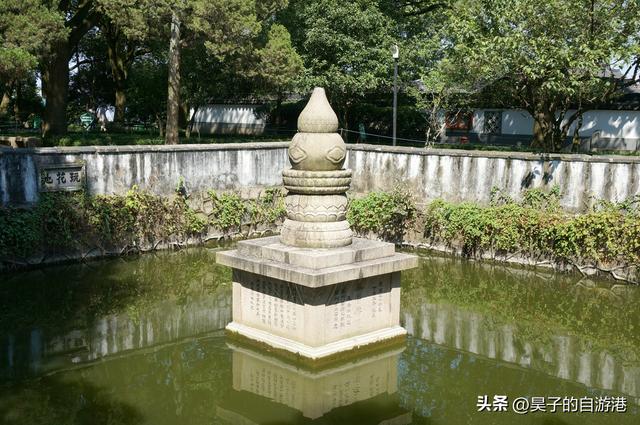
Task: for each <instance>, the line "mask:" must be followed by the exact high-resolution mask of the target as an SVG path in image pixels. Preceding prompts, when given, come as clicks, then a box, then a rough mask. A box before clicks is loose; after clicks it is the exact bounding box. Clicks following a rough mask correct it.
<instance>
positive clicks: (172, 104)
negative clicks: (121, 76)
mask: <svg viewBox="0 0 640 425" xmlns="http://www.w3.org/2000/svg"><path fill="white" fill-rule="evenodd" d="M284 5H286V0H184V1H182V2H175V3H172V4H171V5H170V6H169V10H170V14H171V31H170V34H171V35H170V39H169V56H168V64H169V72H168V95H167V128H166V143H167V144H176V143H178V128H179V114H180V103H181V101H180V95H181V80H180V78H181V75H180V74H181V71H180V63H181V51H182V50H183V49H184V48H186V47H188V46H189V45H190V44H192V43H194V42H197V43H203V44H204V46H205V48H206V50H207V53H208V54H210V55H213V56H214V57H216V58H217V59H219V60H222V59H223V58H225V57H226V56H228V55H234V54H236V55H237V54H240V53H241V52H242V51H243V50H246V49H252V48H253V43H252V42H253V40H254V38H255V37H256V36H257V35H258V34H259V32H260V30H261V28H262V25H261V22H262V21H264V20H266V19H267V18H269V17H270V16H271V15H273V13H274V12H275V11H276V10H278V9H279V8H280V7H283V6H284Z"/></svg>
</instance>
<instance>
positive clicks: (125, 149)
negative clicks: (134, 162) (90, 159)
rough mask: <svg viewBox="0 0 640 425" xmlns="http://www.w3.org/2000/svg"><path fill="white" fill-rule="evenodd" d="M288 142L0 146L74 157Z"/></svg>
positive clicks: (255, 146) (3, 151) (275, 146)
mask: <svg viewBox="0 0 640 425" xmlns="http://www.w3.org/2000/svg"><path fill="white" fill-rule="evenodd" d="M287 147H289V142H252V143H201V144H184V145H109V146H56V147H47V148H17V149H15V148H5V147H2V146H0V155H2V154H35V155H55V154H62V155H74V154H119V153H155V152H203V151H221V150H261V149H285V148H287Z"/></svg>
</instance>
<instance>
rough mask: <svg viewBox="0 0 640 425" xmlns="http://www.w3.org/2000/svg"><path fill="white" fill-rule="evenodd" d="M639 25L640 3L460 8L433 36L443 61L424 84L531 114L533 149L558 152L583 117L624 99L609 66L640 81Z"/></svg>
mask: <svg viewBox="0 0 640 425" xmlns="http://www.w3.org/2000/svg"><path fill="white" fill-rule="evenodd" d="M639 20H640V4H639V3H638V2H620V1H618V0H597V1H584V0H570V1H567V0H548V1H539V0H461V1H456V2H453V4H452V5H451V7H450V8H449V9H448V13H447V16H446V19H445V20H444V22H445V25H443V27H442V30H441V32H439V33H438V34H436V35H434V36H433V37H432V39H433V40H434V41H433V42H432V43H431V44H432V47H433V48H435V49H436V51H437V52H438V53H437V54H436V56H440V58H441V59H440V60H439V61H438V63H437V66H435V67H430V68H425V74H427V75H426V77H425V78H424V81H425V84H426V85H427V86H428V88H429V90H428V92H433V93H440V92H441V89H442V87H443V86H444V87H449V88H450V90H453V91H454V92H457V93H467V94H468V95H470V96H471V97H474V98H475V101H476V102H477V103H480V104H483V103H484V104H486V103H488V104H491V105H492V106H493V107H499V106H502V107H520V108H524V109H526V110H527V111H529V112H530V113H531V115H532V116H533V117H534V119H535V120H536V126H535V128H534V144H535V145H536V146H538V147H541V148H544V149H546V150H559V149H560V147H561V146H562V144H563V143H564V140H565V138H566V137H567V132H568V130H569V126H570V125H571V123H572V122H573V121H574V119H577V118H578V117H579V113H581V112H582V111H584V110H587V109H592V108H598V107H601V105H602V104H606V103H607V102H609V101H611V100H612V99H615V98H616V97H617V96H618V95H620V94H621V92H622V90H621V89H622V87H621V86H622V84H621V82H620V81H617V82H616V81H614V79H612V78H602V74H603V72H604V71H605V67H606V66H609V65H612V66H613V67H620V68H628V69H630V71H629V73H628V74H627V75H626V76H625V78H637V77H638V75H637V74H636V73H635V72H634V70H638V65H640V63H639V62H638V61H637V55H638V49H639V48H640V37H639V34H638V31H637V28H638V23H639ZM627 64H631V66H627ZM576 106H578V113H574V112H570V109H575V107H576Z"/></svg>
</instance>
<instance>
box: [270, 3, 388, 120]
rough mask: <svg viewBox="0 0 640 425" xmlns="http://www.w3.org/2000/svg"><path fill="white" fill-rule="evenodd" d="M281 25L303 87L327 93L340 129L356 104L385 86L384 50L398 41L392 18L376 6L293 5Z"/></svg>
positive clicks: (386, 76) (386, 61)
mask: <svg viewBox="0 0 640 425" xmlns="http://www.w3.org/2000/svg"><path fill="white" fill-rule="evenodd" d="M381 3H386V2H381ZM282 21H283V22H284V23H285V25H286V26H287V27H288V29H289V31H290V32H291V35H292V40H293V44H294V46H295V47H296V50H297V51H298V52H300V55H301V56H302V58H303V61H304V66H305V69H306V73H305V76H304V82H305V86H306V87H307V88H311V87H312V86H314V85H316V86H323V87H325V88H326V89H327V92H328V94H329V96H330V97H331V99H332V101H333V102H334V104H335V106H336V108H337V109H338V110H340V111H341V112H342V114H341V115H342V125H344V126H345V127H348V119H349V110H350V108H351V107H352V106H353V104H354V103H355V102H356V100H357V99H359V98H362V97H363V96H364V95H366V94H367V93H370V92H372V91H375V90H378V89H379V88H381V87H384V86H387V87H390V86H391V82H392V78H391V75H392V71H391V70H392V69H393V68H392V58H391V54H390V53H389V49H390V47H391V45H392V44H394V43H395V42H396V41H397V38H398V37H397V34H396V33H395V29H394V28H395V23H394V21H393V19H392V18H391V16H389V14H387V13H384V12H383V10H382V8H381V7H380V4H378V2H376V1H367V0H357V1H351V2H343V1H340V0H317V1H313V2H308V1H304V0H296V1H292V2H291V4H290V5H289V8H288V9H287V12H286V13H285V14H283V15H282Z"/></svg>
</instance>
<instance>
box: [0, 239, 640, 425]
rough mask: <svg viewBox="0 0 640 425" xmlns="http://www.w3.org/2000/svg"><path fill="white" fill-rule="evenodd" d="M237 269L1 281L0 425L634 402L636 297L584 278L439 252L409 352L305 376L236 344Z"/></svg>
mask: <svg viewBox="0 0 640 425" xmlns="http://www.w3.org/2000/svg"><path fill="white" fill-rule="evenodd" d="M230 280H231V274H230V273H229V270H228V269H226V268H224V267H220V266H217V265H216V264H215V263H214V262H213V254H212V253H211V252H209V251H207V250H194V251H184V252H179V253H167V254H163V255H159V256H144V257H141V258H138V259H135V260H131V261H121V260H117V261H106V262H102V263H96V264H92V265H91V266H90V267H87V266H72V267H63V268H54V269H47V270H46V271H44V272H34V273H26V274H24V273H23V274H19V275H13V276H11V277H9V278H8V279H3V281H2V283H1V284H0V304H1V305H0V307H1V309H2V310H1V311H2V314H0V423H3V424H4V423H7V424H11V425H13V424H16V425H17V424H62V423H65V424H80V423H82V424H84V423H87V424H96V423H97V424H100V423H105V424H106V423H109V424H136V425H137V424H154V425H155V424H167V425H169V424H172V425H173V424H184V423H189V424H212V423H227V424H228V423H233V424H236V423H285V424H301V423H318V424H325V423H326V424H330V423H331V424H352V423H353V424H361V423H371V424H380V423H384V424H396V423H397V424H408V423H413V424H419V423H447V424H448V423H453V424H457V423H460V424H466V423H471V422H473V423H487V424H494V423H504V424H512V423H516V421H517V423H521V422H522V421H523V418H521V417H516V416H513V415H511V414H505V415H499V414H485V415H479V414H478V413H477V412H476V400H477V396H478V395H481V394H488V395H492V394H507V395H509V396H510V397H516V396H529V397H530V396H551V395H558V396H576V397H581V396H590V397H595V396H599V395H606V394H612V395H626V396H627V397H629V412H628V413H627V414H619V415H603V414H600V415H596V414H590V415H589V414H587V415H579V414H569V415H559V414H554V415H541V414H540V415H538V414H536V415H529V416H528V417H527V418H526V419H527V420H526V421H525V422H526V423H533V424H538V423H539V424H543V423H566V424H580V425H585V424H606V423H614V424H616V425H619V424H625V423H630V424H631V423H636V422H637V418H638V417H639V416H640V412H639V409H640V360H639V359H640V356H639V353H640V330H639V329H638V328H637V324H638V323H640V311H639V310H640V295H639V293H638V291H637V290H636V288H628V287H627V288H621V287H615V286H612V285H609V284H605V283H603V282H597V281H585V280H583V279H581V278H580V277H579V276H573V275H558V274H556V275H552V274H541V273H539V272H538V271H530V270H525V269H513V268H504V267H493V266H489V265H486V264H472V263H465V262H461V261H458V260H451V259H438V258H428V259H424V260H423V262H422V264H421V267H420V268H419V269H418V270H416V271H415V272H411V273H406V274H405V275H404V280H403V301H402V318H403V322H404V326H405V327H406V328H407V330H408V331H409V333H410V336H409V338H408V341H407V343H406V348H404V351H403V350H401V349H400V350H395V351H393V350H392V351H386V352H382V353H377V354H376V355H373V356H367V357H365V358H360V359H358V360H354V361H350V362H349V363H347V364H341V365H334V366H331V367H329V368H326V369H323V370H321V371H310V370H308V369H305V368H303V367H302V366H298V365H295V364H292V363H289V362H285V361H282V360H280V359H278V358H277V357H273V356H271V355H269V354H267V353H263V352H260V351H256V350H252V349H247V348H244V347H240V346H229V345H228V344H229V343H230V342H229V341H227V339H226V338H225V336H224V333H223V331H222V330H223V329H224V326H225V325H226V324H227V323H228V322H229V320H230V319H231V317H230V316H231V291H230V285H229V282H230Z"/></svg>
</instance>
